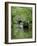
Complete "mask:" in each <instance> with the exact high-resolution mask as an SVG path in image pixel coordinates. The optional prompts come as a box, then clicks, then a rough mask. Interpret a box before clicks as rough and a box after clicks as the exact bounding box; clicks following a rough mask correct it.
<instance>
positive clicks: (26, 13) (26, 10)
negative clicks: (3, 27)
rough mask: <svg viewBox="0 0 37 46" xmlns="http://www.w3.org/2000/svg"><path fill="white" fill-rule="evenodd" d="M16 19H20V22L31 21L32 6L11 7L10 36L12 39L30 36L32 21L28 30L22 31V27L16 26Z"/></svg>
mask: <svg viewBox="0 0 37 46" xmlns="http://www.w3.org/2000/svg"><path fill="white" fill-rule="evenodd" d="M18 20H22V22H23V21H29V22H30V21H32V8H31V7H11V38H12V39H20V38H21V39H22V38H32V23H31V26H29V29H28V32H24V31H23V29H19V28H17V26H18V24H17V21H18ZM29 25H30V23H29ZM30 27H31V28H30Z"/></svg>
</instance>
